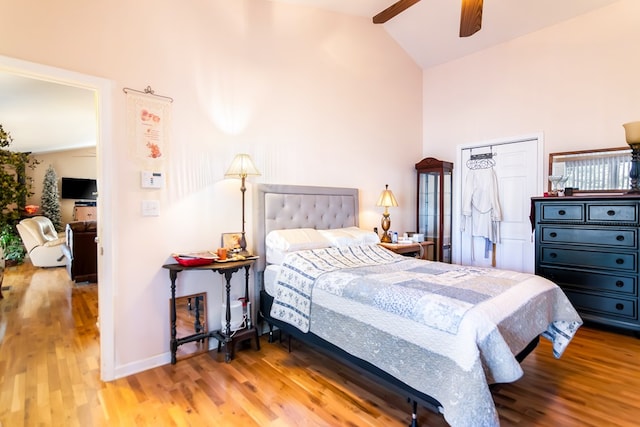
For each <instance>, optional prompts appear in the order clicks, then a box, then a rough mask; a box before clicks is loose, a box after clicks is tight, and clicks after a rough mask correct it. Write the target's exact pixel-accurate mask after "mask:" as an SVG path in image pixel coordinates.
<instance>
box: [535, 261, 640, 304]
mask: <svg viewBox="0 0 640 427" xmlns="http://www.w3.org/2000/svg"><path fill="white" fill-rule="evenodd" d="M536 273H537V274H538V275H540V276H543V277H546V278H547V279H549V280H551V281H552V282H555V283H557V284H558V285H561V286H571V287H573V288H577V289H583V290H592V291H599V292H603V291H606V292H615V293H619V294H620V295H628V296H630V297H636V296H637V295H638V283H637V279H636V278H637V276H620V275H615V274H605V273H595V272H588V271H575V270H569V269H561V268H549V267H541V268H539V269H538V271H537V272H536Z"/></svg>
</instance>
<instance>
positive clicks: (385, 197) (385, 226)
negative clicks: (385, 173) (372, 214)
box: [376, 184, 398, 243]
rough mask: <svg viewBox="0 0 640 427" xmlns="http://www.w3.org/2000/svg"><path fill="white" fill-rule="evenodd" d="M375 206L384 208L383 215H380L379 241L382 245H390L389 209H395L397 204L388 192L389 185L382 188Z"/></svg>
mask: <svg viewBox="0 0 640 427" xmlns="http://www.w3.org/2000/svg"><path fill="white" fill-rule="evenodd" d="M376 206H384V213H383V214H382V222H381V225H382V237H381V238H380V241H381V242H382V243H391V236H389V227H391V218H389V207H390V206H393V207H397V206H398V202H397V201H396V198H395V197H393V193H392V192H391V190H389V184H386V185H385V186H384V190H382V193H380V198H379V199H378V203H376Z"/></svg>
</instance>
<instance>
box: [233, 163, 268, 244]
mask: <svg viewBox="0 0 640 427" xmlns="http://www.w3.org/2000/svg"><path fill="white" fill-rule="evenodd" d="M249 175H255V176H259V175H260V172H259V171H258V169H257V168H256V166H255V165H254V164H253V160H251V156H249V155H248V154H237V155H236V157H235V158H234V159H233V162H231V166H229V169H227V172H226V173H225V174H224V176H225V178H240V179H241V180H242V184H241V185H240V191H241V192H242V236H241V237H240V253H239V254H240V255H242V256H247V255H250V254H249V252H248V251H247V239H246V237H245V231H244V225H245V220H244V193H245V192H246V191H247V187H245V185H244V184H245V179H246V178H247V176H249Z"/></svg>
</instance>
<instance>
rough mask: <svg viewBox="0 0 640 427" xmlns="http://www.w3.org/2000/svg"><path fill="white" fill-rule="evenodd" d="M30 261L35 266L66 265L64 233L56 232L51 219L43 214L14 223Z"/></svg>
mask: <svg viewBox="0 0 640 427" xmlns="http://www.w3.org/2000/svg"><path fill="white" fill-rule="evenodd" d="M16 228H17V229H18V233H20V238H21V239H22V243H23V244H24V246H25V248H26V249H27V253H28V254H29V258H30V259H31V263H32V264H33V265H34V266H36V267H59V266H62V265H66V264H67V261H66V259H65V255H64V252H63V251H62V249H63V247H64V245H65V242H66V241H65V236H64V233H60V234H58V233H57V232H56V229H55V228H54V226H53V223H52V222H51V220H50V219H49V218H47V217H45V216H34V217H33V218H26V219H23V220H22V221H20V222H19V223H18V225H16Z"/></svg>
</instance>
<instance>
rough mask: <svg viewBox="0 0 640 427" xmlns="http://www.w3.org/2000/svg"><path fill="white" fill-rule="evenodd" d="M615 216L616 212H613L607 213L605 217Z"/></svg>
mask: <svg viewBox="0 0 640 427" xmlns="http://www.w3.org/2000/svg"><path fill="white" fill-rule="evenodd" d="M615 214H616V211H613V210H610V211H607V215H609V216H614V215H615Z"/></svg>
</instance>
